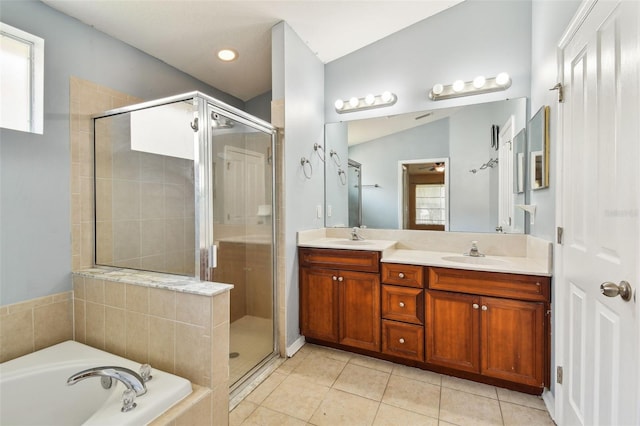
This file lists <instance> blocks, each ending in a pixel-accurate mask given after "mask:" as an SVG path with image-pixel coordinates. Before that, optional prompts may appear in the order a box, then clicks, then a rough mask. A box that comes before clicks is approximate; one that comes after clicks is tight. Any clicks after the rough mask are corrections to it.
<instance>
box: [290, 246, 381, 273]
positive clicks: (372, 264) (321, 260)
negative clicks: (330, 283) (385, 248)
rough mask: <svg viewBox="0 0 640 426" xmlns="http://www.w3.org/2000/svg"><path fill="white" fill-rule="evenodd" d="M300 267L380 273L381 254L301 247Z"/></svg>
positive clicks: (299, 250) (299, 252) (299, 251)
mask: <svg viewBox="0 0 640 426" xmlns="http://www.w3.org/2000/svg"><path fill="white" fill-rule="evenodd" d="M298 256H299V259H300V266H308V267H313V268H325V269H344V270H347V271H362V272H378V271H379V270H380V266H379V265H380V252H378V251H365V250H334V249H314V248H306V247H300V248H299V249H298Z"/></svg>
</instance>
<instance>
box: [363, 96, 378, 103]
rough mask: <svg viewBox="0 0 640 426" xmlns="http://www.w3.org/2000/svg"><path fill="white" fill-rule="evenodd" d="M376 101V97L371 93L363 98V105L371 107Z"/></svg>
mask: <svg viewBox="0 0 640 426" xmlns="http://www.w3.org/2000/svg"><path fill="white" fill-rule="evenodd" d="M375 101H376V97H375V96H373V95H372V94H371V93H369V94H368V95H367V96H366V97H365V98H364V103H365V104H367V105H373V103H374V102H375Z"/></svg>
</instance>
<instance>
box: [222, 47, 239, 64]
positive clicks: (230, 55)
mask: <svg viewBox="0 0 640 426" xmlns="http://www.w3.org/2000/svg"><path fill="white" fill-rule="evenodd" d="M218 59H220V60H221V61H224V62H231V61H235V60H236V59H238V52H236V51H235V50H233V49H220V50H218Z"/></svg>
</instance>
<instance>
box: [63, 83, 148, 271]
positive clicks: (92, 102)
mask: <svg viewBox="0 0 640 426" xmlns="http://www.w3.org/2000/svg"><path fill="white" fill-rule="evenodd" d="M69 99H70V112H71V114H70V115H71V116H70V138H71V231H72V234H71V241H72V245H71V250H72V252H71V262H72V270H73V271H78V270H80V269H83V268H91V267H92V266H93V260H94V249H93V248H94V225H95V222H94V211H93V197H94V194H93V125H92V120H91V116H92V115H94V114H98V113H101V112H103V111H107V110H110V109H114V108H120V107H123V106H127V105H131V104H134V103H137V102H141V101H142V100H141V99H138V98H134V97H132V96H129V95H127V94H124V93H120V92H117V91H115V90H112V89H109V88H108V87H104V86H100V85H98V84H95V83H93V82H90V81H87V80H82V79H80V78H77V77H73V76H72V77H71V78H70V81H69Z"/></svg>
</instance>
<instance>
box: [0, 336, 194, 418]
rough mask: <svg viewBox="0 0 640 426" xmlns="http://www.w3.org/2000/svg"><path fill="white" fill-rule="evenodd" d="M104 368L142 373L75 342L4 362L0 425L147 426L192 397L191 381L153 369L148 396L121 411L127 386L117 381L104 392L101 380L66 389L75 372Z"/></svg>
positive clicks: (0, 375) (126, 362)
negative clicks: (134, 405)
mask: <svg viewBox="0 0 640 426" xmlns="http://www.w3.org/2000/svg"><path fill="white" fill-rule="evenodd" d="M106 365H113V366H121V367H127V368H130V369H132V370H133V371H136V372H137V371H139V369H140V364H138V363H136V362H133V361H130V360H128V359H125V358H122V357H119V356H116V355H113V354H110V353H107V352H103V351H101V350H98V349H94V348H92V347H89V346H86V345H83V344H81V343H77V342H74V341H67V342H63V343H60V344H57V345H55V346H51V347H49V348H46V349H43V350H40V351H38V352H34V353H32V354H29V355H25V356H23V357H20V358H17V359H14V360H11V361H7V362H5V363H2V364H0V425H2V426H16V425H38V426H42V425H47V426H49V425H50V426H54V425H60V426H72V425H109V426H113V425H119V426H125V425H144V424H147V423H149V422H150V421H152V420H153V419H154V418H156V417H158V416H159V415H160V414H162V413H163V412H164V411H166V410H167V409H168V408H169V407H171V406H172V405H174V404H175V403H176V402H178V401H180V400H182V399H183V398H184V397H186V396H187V395H189V394H190V393H191V383H190V382H189V381H188V380H186V379H183V378H181V377H178V376H174V375H173V374H169V373H165V372H163V371H159V370H156V369H153V371H152V376H153V378H152V379H151V380H150V381H148V382H147V393H146V394H144V395H141V396H139V397H137V398H136V404H137V407H136V408H134V409H133V410H131V411H129V412H126V413H122V412H121V411H120V408H121V407H122V393H123V392H124V390H125V387H124V385H123V384H122V383H120V382H119V381H115V380H114V385H113V386H112V387H111V389H104V388H103V387H102V386H101V384H100V378H99V377H92V378H88V379H85V380H82V381H81V382H78V383H76V384H75V385H73V386H68V385H67V378H68V377H69V376H71V375H72V374H74V373H77V372H79V371H81V370H84V369H87V368H91V367H98V366H106ZM151 367H152V368H153V365H152V366H151ZM116 384H117V385H116Z"/></svg>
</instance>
